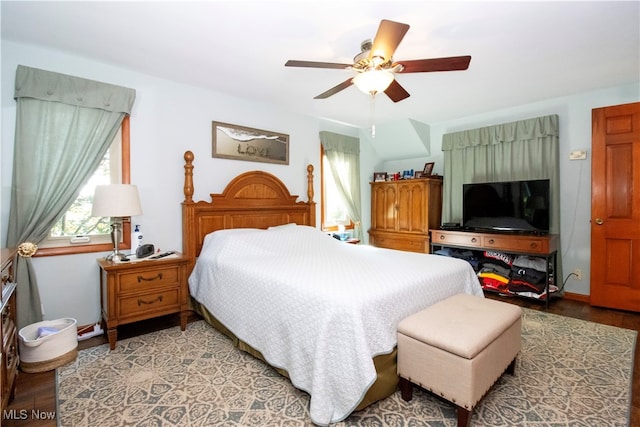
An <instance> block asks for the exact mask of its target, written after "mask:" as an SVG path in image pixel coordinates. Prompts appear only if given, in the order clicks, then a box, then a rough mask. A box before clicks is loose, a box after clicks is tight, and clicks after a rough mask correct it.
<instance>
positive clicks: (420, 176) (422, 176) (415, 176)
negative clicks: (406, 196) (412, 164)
mask: <svg viewBox="0 0 640 427" xmlns="http://www.w3.org/2000/svg"><path fill="white" fill-rule="evenodd" d="M413 177H414V178H424V172H421V171H415V172H414V173H413Z"/></svg>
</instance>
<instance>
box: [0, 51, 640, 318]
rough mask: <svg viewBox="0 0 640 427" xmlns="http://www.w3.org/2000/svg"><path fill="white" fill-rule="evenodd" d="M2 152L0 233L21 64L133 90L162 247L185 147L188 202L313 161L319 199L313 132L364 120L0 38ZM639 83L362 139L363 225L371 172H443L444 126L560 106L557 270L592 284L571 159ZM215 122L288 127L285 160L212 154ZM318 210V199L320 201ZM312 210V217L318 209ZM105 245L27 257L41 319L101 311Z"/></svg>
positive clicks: (153, 220)
mask: <svg viewBox="0 0 640 427" xmlns="http://www.w3.org/2000/svg"><path fill="white" fill-rule="evenodd" d="M1 58H2V64H1V67H2V68H1V71H2V76H1V86H0V89H1V93H0V96H1V106H2V115H1V120H2V129H1V146H0V149H1V154H2V157H1V159H0V177H1V181H0V184H1V192H0V214H1V222H0V239H1V240H2V243H4V239H5V236H6V228H7V222H8V213H9V200H10V194H11V192H10V188H11V173H12V159H13V140H14V123H15V114H16V108H15V101H14V99H13V85H14V78H15V70H16V67H17V65H18V64H23V65H26V66H30V67H35V68H42V69H46V70H50V71H55V72H60V73H65V74H72V75H76V76H78V77H83V78H88V79H94V80H99V81H103V82H107V83H112V84H116V85H121V86H126V87H131V88H134V89H136V92H137V98H136V102H135V104H134V109H133V112H132V116H131V181H132V183H134V184H137V185H138V188H139V192H140V197H141V202H142V208H143V211H144V214H143V215H142V216H140V217H137V218H134V221H135V223H136V224H141V225H142V227H143V231H144V236H145V241H146V242H149V243H154V244H155V245H156V247H159V248H161V249H163V250H167V249H175V248H178V249H180V248H181V242H182V234H181V209H180V203H181V201H182V200H183V193H182V185H183V164H184V163H183V153H184V151H185V150H192V151H193V152H194V153H195V156H196V158H195V162H194V165H195V169H194V175H195V180H194V181H195V194H194V199H195V200H203V199H206V200H208V198H209V193H212V192H220V191H222V190H223V188H224V185H225V184H226V183H227V182H228V181H229V179H231V178H232V177H234V176H236V175H237V174H238V173H241V172H245V171H247V170H253V169H261V170H266V171H268V172H271V173H274V174H275V175H277V176H278V177H280V178H281V179H282V180H283V182H284V183H285V184H286V185H287V186H289V188H290V189H291V191H292V192H293V193H294V194H299V195H300V196H301V198H302V199H304V198H305V197H306V165H307V164H309V163H311V164H313V165H314V167H315V168H316V174H315V176H316V180H315V186H314V187H315V188H314V192H315V200H316V202H319V200H320V185H319V139H318V131H319V130H321V129H322V130H330V131H333V132H340V133H344V134H347V135H351V136H359V135H360V136H362V135H363V134H362V132H367V130H366V129H364V130H354V129H353V128H349V127H348V126H343V125H338V124H331V123H327V122H321V121H318V120H317V119H315V118H310V117H306V116H301V115H298V114H295V113H291V112H286V111H279V110H277V109H274V108H273V107H272V106H268V105H264V104H258V103H255V102H252V101H250V100H242V99H238V98H232V97H229V96H226V95H223V94H220V93H215V92H211V91H206V90H202V89H200V88H196V87H191V86H187V85H183V84H178V83H175V82H170V81H167V80H162V79H158V78H155V77H152V76H148V75H144V74H140V73H136V72H132V71H130V70H126V69H123V68H120V67H115V66H112V65H109V64H105V63H98V62H96V61H92V60H88V59H86V58H81V57H77V56H73V55H69V54H66V53H62V52H58V51H54V50H49V49H43V48H39V47H34V46H30V45H26V44H18V43H14V42H9V41H5V40H3V41H2V51H1ZM639 93H640V88H639V85H638V84H635V85H630V86H624V87H618V88H612V89H608V90H602V91H597V92H591V93H586V94H578V95H575V96H571V97H565V98H558V99H552V100H548V101H545V102H541V103H537V104H530V105H525V106H520V107H517V108H511V109H508V110H501V111H493V112H487V113H486V114H483V115H478V116H474V117H467V118H464V119H460V120H455V121H451V122H446V123H438V124H435V125H431V138H430V140H431V153H432V156H430V157H425V158H414V159H406V160H399V161H393V162H386V163H385V162H384V161H382V160H381V159H380V156H378V154H377V153H376V152H375V150H374V149H373V148H372V147H371V146H370V145H369V144H367V143H366V138H362V137H361V141H365V142H364V143H361V185H362V208H363V222H362V230H363V231H364V233H365V238H366V231H367V230H368V229H369V227H370V217H371V216H370V205H371V198H370V191H369V181H370V180H371V178H372V173H373V172H374V171H378V170H382V171H383V170H387V171H390V172H391V171H398V170H404V169H411V168H413V169H415V170H420V169H422V167H423V166H424V163H425V162H427V161H435V172H436V173H439V174H442V173H443V170H442V165H443V156H442V152H441V150H440V145H441V141H442V135H443V134H444V133H448V132H453V131H457V130H462V129H467V128H475V127H481V126H487V125H492V124H498V123H504V122H510V121H513V120H519V119H524V118H531V117H536V116H542V115H547V114H558V115H559V116H560V144H561V146H560V151H561V155H560V157H561V165H560V172H561V174H560V177H561V193H562V195H561V198H562V206H561V215H562V223H561V234H562V249H561V250H562V256H563V259H564V262H563V266H564V271H565V274H568V273H569V272H571V271H573V270H574V268H581V269H582V270H583V273H584V274H583V277H584V279H583V280H582V281H580V282H577V281H574V280H569V281H568V283H567V287H566V290H567V291H570V292H575V293H579V294H585V295H586V294H588V293H589V263H590V247H589V245H590V227H589V213H590V202H591V197H590V180H591V169H590V166H591V163H590V156H588V157H587V160H586V161H572V162H570V161H569V160H568V157H569V152H570V151H571V150H574V149H587V150H588V151H589V152H590V145H591V109H592V108H595V107H601V106H606V105H615V104H622V103H627V102H635V101H638V100H639V99H640V96H639ZM213 120H217V121H223V122H230V123H236V124H239V125H245V126H249V127H256V128H261V129H269V130H273V131H276V132H282V133H287V134H289V135H290V164H289V165H288V166H284V165H273V164H268V163H253V162H243V161H236V160H224V159H213V158H212V157H211V121H213ZM318 208H319V206H318ZM318 218H320V215H319V211H318ZM99 255H101V254H83V255H68V256H57V257H49V258H34V266H35V269H36V273H37V275H38V280H39V285H40V291H41V296H42V301H43V305H44V310H45V319H55V318H59V317H67V316H70V317H75V318H76V319H78V322H79V324H89V323H92V322H95V321H97V320H98V318H99V313H100V311H99V293H98V283H99V282H98V267H97V265H96V262H95V259H96V258H97V257H98V256H99Z"/></svg>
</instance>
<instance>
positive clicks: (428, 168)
mask: <svg viewBox="0 0 640 427" xmlns="http://www.w3.org/2000/svg"><path fill="white" fill-rule="evenodd" d="M434 165H435V162H427V163H425V164H424V169H423V170H422V175H423V176H431V175H432V174H433V166H434Z"/></svg>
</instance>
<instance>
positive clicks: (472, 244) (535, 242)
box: [431, 230, 559, 307]
mask: <svg viewBox="0 0 640 427" xmlns="http://www.w3.org/2000/svg"><path fill="white" fill-rule="evenodd" d="M558 241H559V239H558V235H557V234H544V235H535V234H507V233H479V232H475V231H451V230H431V253H434V252H435V251H436V250H437V249H436V248H438V247H440V248H442V247H451V248H461V249H469V250H477V251H485V250H492V251H499V252H507V253H510V254H517V255H528V256H536V257H540V258H544V259H545V260H546V266H547V271H546V282H545V284H546V293H547V295H546V298H545V299H546V305H547V307H549V300H550V299H551V292H549V278H550V274H549V261H552V262H553V272H554V275H555V277H554V279H556V280H557V270H556V262H557V254H558Z"/></svg>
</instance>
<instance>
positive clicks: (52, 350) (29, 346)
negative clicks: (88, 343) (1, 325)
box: [18, 318, 78, 372]
mask: <svg viewBox="0 0 640 427" xmlns="http://www.w3.org/2000/svg"><path fill="white" fill-rule="evenodd" d="M18 336H19V341H20V343H19V346H20V369H21V370H22V371H24V372H44V371H50V370H52V369H55V368H57V367H59V366H62V365H64V364H66V363H68V362H70V361H72V360H75V358H76V357H77V356H78V327H77V322H76V319H71V318H64V319H57V320H45V321H43V322H38V323H33V324H31V325H28V326H25V327H24V328H22V329H20V332H19V333H18Z"/></svg>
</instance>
